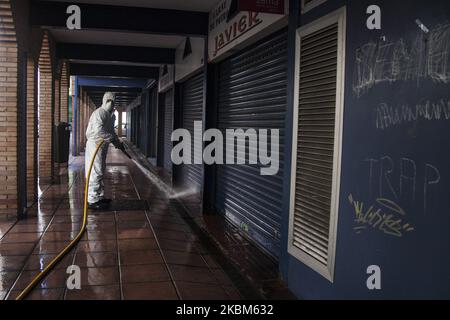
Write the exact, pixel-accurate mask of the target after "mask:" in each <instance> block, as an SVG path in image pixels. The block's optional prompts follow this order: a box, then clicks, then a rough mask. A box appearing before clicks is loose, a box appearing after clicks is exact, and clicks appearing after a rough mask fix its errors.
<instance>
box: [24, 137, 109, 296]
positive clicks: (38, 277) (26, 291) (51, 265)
mask: <svg viewBox="0 0 450 320" xmlns="http://www.w3.org/2000/svg"><path fill="white" fill-rule="evenodd" d="M103 143H105V141H103V140H102V141H100V143H99V144H98V145H97V148H96V149H95V153H94V156H93V157H92V160H91V164H90V165H89V171H88V174H87V177H86V185H85V186H84V209H83V225H82V226H81V230H80V232H78V235H77V236H76V237H75V239H73V240H72V241H71V242H70V243H69V244H68V245H67V247H65V248H64V249H63V250H62V251H61V252H60V253H59V254H58V255H57V256H56V257H55V258H54V259H53V260H52V261H51V262H50V263H49V264H48V266H47V267H45V269H44V270H42V271H41V272H40V273H39V274H38V275H36V277H34V279H33V280H32V281H31V282H30V284H29V285H28V286H27V287H26V288H25V289H23V291H22V292H21V293H20V294H19V295H18V296H17V298H16V300H23V299H24V298H26V297H27V296H28V294H29V293H30V292H31V290H33V288H34V287H35V286H36V285H37V284H38V283H39V281H41V280H42V278H43V277H45V276H46V275H47V273H48V272H49V271H50V270H52V269H53V268H54V267H55V265H56V264H57V263H58V262H59V261H61V259H62V258H64V256H65V255H66V254H67V253H68V252H69V251H70V250H71V249H72V248H73V246H75V245H76V244H77V243H78V241H80V239H81V237H82V236H83V233H84V232H85V231H86V224H87V212H88V205H87V202H88V191H89V179H90V177H91V171H92V166H93V164H94V159H95V157H96V156H97V153H98V150H100V147H101V146H102V145H103Z"/></svg>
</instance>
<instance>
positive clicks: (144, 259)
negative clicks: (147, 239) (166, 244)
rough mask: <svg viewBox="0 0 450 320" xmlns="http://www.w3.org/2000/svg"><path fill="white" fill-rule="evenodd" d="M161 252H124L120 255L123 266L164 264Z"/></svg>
mask: <svg viewBox="0 0 450 320" xmlns="http://www.w3.org/2000/svg"><path fill="white" fill-rule="evenodd" d="M163 262H164V261H163V258H162V256H161V254H160V253H159V250H138V251H123V252H121V253H120V263H121V265H138V264H153V263H163Z"/></svg>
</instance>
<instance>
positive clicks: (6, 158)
mask: <svg viewBox="0 0 450 320" xmlns="http://www.w3.org/2000/svg"><path fill="white" fill-rule="evenodd" d="M0 26H1V27H0V219H1V218H5V217H8V216H10V215H11V216H16V214H17V212H18V207H19V206H18V203H19V200H18V183H17V181H18V179H17V178H18V170H17V169H18V162H17V159H18V158H17V156H18V153H17V151H18V150H17V149H18V90H17V89H18V88H17V82H18V50H17V41H16V33H15V28H14V21H13V16H12V12H11V6H10V3H9V1H5V0H2V1H0Z"/></svg>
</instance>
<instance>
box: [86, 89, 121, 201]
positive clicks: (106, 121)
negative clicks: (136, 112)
mask: <svg viewBox="0 0 450 320" xmlns="http://www.w3.org/2000/svg"><path fill="white" fill-rule="evenodd" d="M114 100H115V96H114V93H112V92H106V93H105V94H104V96H103V103H102V106H101V107H100V108H98V109H96V110H95V111H94V112H93V113H92V115H91V117H90V119H89V124H88V126H87V129H86V139H87V142H86V152H85V176H86V177H87V174H88V170H89V166H90V163H91V160H92V157H93V156H94V153H95V150H96V148H97V145H98V144H99V143H100V142H101V141H102V140H104V141H105V143H104V144H103V146H102V147H101V148H100V150H99V151H98V154H97V156H96V157H95V160H94V164H93V166H92V171H91V177H90V180H89V193H88V202H89V204H94V203H98V202H99V201H101V200H103V199H104V183H103V175H104V173H105V169H106V155H107V153H108V148H109V144H110V143H113V144H114V145H115V146H117V145H119V144H121V142H120V140H119V137H118V136H117V135H116V133H115V131H114V122H115V116H114Z"/></svg>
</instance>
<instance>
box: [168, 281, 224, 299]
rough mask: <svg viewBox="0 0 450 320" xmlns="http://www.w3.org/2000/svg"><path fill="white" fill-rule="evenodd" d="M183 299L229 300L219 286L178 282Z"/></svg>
mask: <svg viewBox="0 0 450 320" xmlns="http://www.w3.org/2000/svg"><path fill="white" fill-rule="evenodd" d="M177 287H178V290H179V291H180V294H181V299H184V300H228V299H229V296H228V294H227V293H226V292H225V290H224V289H223V288H222V287H221V286H218V285H211V284H204V283H201V284H200V283H189V282H177Z"/></svg>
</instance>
